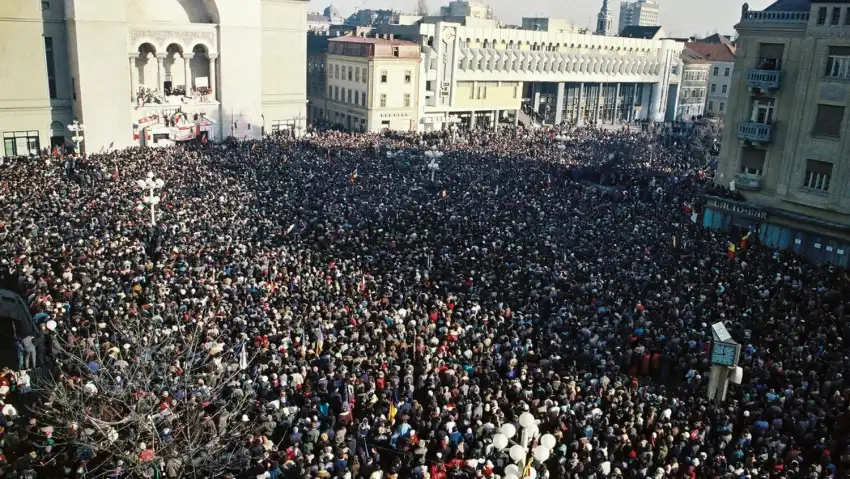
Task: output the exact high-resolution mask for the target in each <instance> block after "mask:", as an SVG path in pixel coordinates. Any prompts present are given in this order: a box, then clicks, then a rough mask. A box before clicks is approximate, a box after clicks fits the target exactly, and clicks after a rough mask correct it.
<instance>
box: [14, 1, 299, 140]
mask: <svg viewBox="0 0 850 479" xmlns="http://www.w3.org/2000/svg"><path fill="white" fill-rule="evenodd" d="M306 9H307V2H306V1H304V0H64V1H63V0H45V1H36V0H15V1H14V2H12V1H6V2H0V43H2V44H3V45H15V47H14V48H4V49H0V63H2V64H4V65H14V66H15V68H14V69H6V70H5V73H4V74H3V75H0V91H2V92H3V94H2V95H0V131H2V134H3V136H4V138H6V137H8V136H10V135H12V136H15V137H17V136H20V132H24V135H25V136H27V137H28V138H32V140H27V142H28V143H31V144H33V145H34V144H38V146H40V147H42V148H44V147H47V146H49V144H51V143H61V142H63V141H65V142H67V137H68V136H70V135H69V132H68V130H67V126H68V124H69V123H70V122H71V120H72V119H73V118H79V120H80V121H81V122H82V123H83V124H84V125H85V135H84V136H85V138H86V139H85V143H84V148H85V149H86V150H87V151H89V152H93V151H99V150H101V149H103V148H108V147H110V146H112V147H115V148H118V147H124V146H131V145H138V144H150V143H154V142H156V143H161V142H165V143H167V142H169V141H174V140H179V139H186V138H189V137H193V136H194V135H195V134H197V133H198V130H201V131H204V132H206V133H205V134H206V135H208V136H210V137H212V138H214V139H220V138H223V137H226V136H230V135H234V136H237V137H240V138H244V137H259V136H260V134H261V133H262V131H263V129H264V128H265V130H266V131H270V130H271V129H273V128H282V127H288V126H296V125H297V124H298V123H299V121H300V122H301V124H302V125H303V122H304V120H303V119H304V118H305V103H306V98H305V89H306V85H305V83H304V82H303V81H292V79H293V78H298V79H299V80H300V79H301V78H304V76H305V74H306V35H305V32H306V18H307V15H306V13H307V12H306ZM134 125H136V126H134ZM63 137H64V138H63ZM12 143H14V144H15V145H16V147H15V148H14V149H15V150H17V149H18V148H17V146H19V145H21V144H22V142H20V141H18V140H15V141H14V142H12ZM4 146H6V144H5V143H4ZM4 153H5V154H21V152H20V151H10V150H9V148H5V151H4Z"/></svg>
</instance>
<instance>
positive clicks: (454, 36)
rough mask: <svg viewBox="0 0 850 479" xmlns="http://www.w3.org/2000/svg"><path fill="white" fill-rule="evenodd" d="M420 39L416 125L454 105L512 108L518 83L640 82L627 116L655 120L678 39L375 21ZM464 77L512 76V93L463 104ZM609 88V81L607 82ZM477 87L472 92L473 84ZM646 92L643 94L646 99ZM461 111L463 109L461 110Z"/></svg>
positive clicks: (434, 124) (662, 108)
mask: <svg viewBox="0 0 850 479" xmlns="http://www.w3.org/2000/svg"><path fill="white" fill-rule="evenodd" d="M379 30H380V31H382V32H383V31H386V32H388V33H395V34H396V35H397V36H399V37H402V38H405V39H409V40H415V41H417V42H419V43H420V44H421V45H422V60H423V61H422V73H421V78H422V79H423V83H424V85H423V86H424V89H423V94H422V98H423V99H424V101H422V111H421V116H422V118H423V121H422V124H423V127H424V129H426V130H427V129H440V128H444V127H446V126H448V124H449V123H451V122H457V121H459V120H460V117H461V115H460V113H465V114H466V113H469V112H471V111H483V110H486V111H491V112H492V111H493V110H502V111H504V110H508V111H515V110H517V109H519V108H520V106H521V102H522V92H523V91H526V92H527V91H528V90H529V88H527V87H525V86H524V84H526V83H534V84H553V85H554V88H559V87H557V84H559V83H590V84H597V85H598V84H604V85H613V84H617V83H629V84H642V85H644V87H645V88H643V92H644V96H646V100H647V102H646V103H644V105H648V106H649V107H648V108H647V107H644V108H642V109H641V110H640V111H639V112H637V115H636V116H635V119H644V118H649V119H652V120H655V121H663V120H664V117H665V113H666V105H667V94H668V89H669V85H670V84H675V83H677V82H678V78H679V71H681V60H680V58H679V57H680V56H681V52H682V49H683V48H684V46H683V44H682V43H679V42H676V41H674V40H645V39H633V38H620V37H609V36H600V35H581V34H567V33H556V32H552V33H550V32H542V31H529V30H514V29H501V28H475V27H467V26H463V25H460V24H458V23H451V22H436V23H423V24H419V25H413V26H392V25H391V26H380V28H379ZM470 82H474V83H476V84H477V83H487V84H489V85H491V86H492V85H497V84H500V85H502V86H503V85H504V84H505V83H508V84H511V83H518V84H519V91H520V95H519V97H517V98H505V97H504V96H500V97H499V102H500V104H498V105H489V104H484V105H481V106H480V107H479V108H471V107H470V106H468V105H467V104H468V101H466V99H465V98H459V96H458V92H459V91H461V90H463V91H464V93H465V92H466V90H465V89H464V88H465V87H466V85H468V84H469V83H470ZM612 88H613V89H615V87H613V86H612ZM476 95H477V92H476ZM650 98H651V102H650V101H649V100H650ZM465 116H468V115H465Z"/></svg>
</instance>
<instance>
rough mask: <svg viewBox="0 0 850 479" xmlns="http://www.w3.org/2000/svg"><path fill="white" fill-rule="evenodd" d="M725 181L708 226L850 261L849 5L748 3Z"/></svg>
mask: <svg viewBox="0 0 850 479" xmlns="http://www.w3.org/2000/svg"><path fill="white" fill-rule="evenodd" d="M736 29H737V30H738V33H739V37H738V52H737V58H736V61H735V69H734V70H733V78H732V85H731V89H730V90H731V91H730V97H729V110H728V112H727V116H726V128H725V131H724V140H723V147H722V150H721V154H720V161H719V166H718V170H717V176H716V181H717V183H719V184H721V185H724V186H730V187H734V188H735V189H736V190H739V191H741V192H742V194H743V196H744V198H745V201H741V202H729V201H720V200H717V199H711V201H709V203H708V205H707V207H706V209H705V216H704V224H705V225H706V226H712V227H718V228H752V229H754V230H756V231H758V235H759V238H760V239H761V241H762V242H763V243H765V244H767V245H770V246H775V247H778V248H784V249H790V250H793V251H795V252H797V253H800V254H802V255H805V256H807V257H809V258H810V259H812V260H814V261H817V262H831V263H835V264H839V265H841V266H847V265H848V260H847V258H848V255H850V161H848V157H850V135H848V133H847V127H848V119H847V113H846V110H847V107H848V103H849V102H848V100H850V88H848V86H847V80H848V79H850V3H848V2H836V1H828V0H819V1H811V2H809V1H802V2H800V1H798V2H790V3H789V2H786V1H780V2H777V3H775V4H773V5H771V6H770V7H768V8H766V9H765V10H763V11H750V10H748V8H747V6H746V5H744V8H743V11H742V14H741V22H740V23H739V24H738V25H737V26H736Z"/></svg>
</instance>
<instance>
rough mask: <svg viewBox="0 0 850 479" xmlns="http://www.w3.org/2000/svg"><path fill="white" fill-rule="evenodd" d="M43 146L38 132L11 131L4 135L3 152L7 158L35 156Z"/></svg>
mask: <svg viewBox="0 0 850 479" xmlns="http://www.w3.org/2000/svg"><path fill="white" fill-rule="evenodd" d="M40 150H41V145H40V144H39V141H38V132H37V131H10V132H6V133H3V152H4V154H5V156H7V157H11V156H30V155H32V156H35V155H38V154H39V151H40Z"/></svg>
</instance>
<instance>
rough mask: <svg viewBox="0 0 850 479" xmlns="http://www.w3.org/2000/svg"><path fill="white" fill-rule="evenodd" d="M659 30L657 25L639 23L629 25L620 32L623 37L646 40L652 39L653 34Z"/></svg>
mask: <svg viewBox="0 0 850 479" xmlns="http://www.w3.org/2000/svg"><path fill="white" fill-rule="evenodd" d="M660 30H661V27H659V26H652V27H647V26H640V25H629V26H627V27H626V28H624V29H623V32H622V33H620V36H621V37H624V38H643V39H647V40H652V39H653V38H655V35H657V34H658V32H659V31H660Z"/></svg>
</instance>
